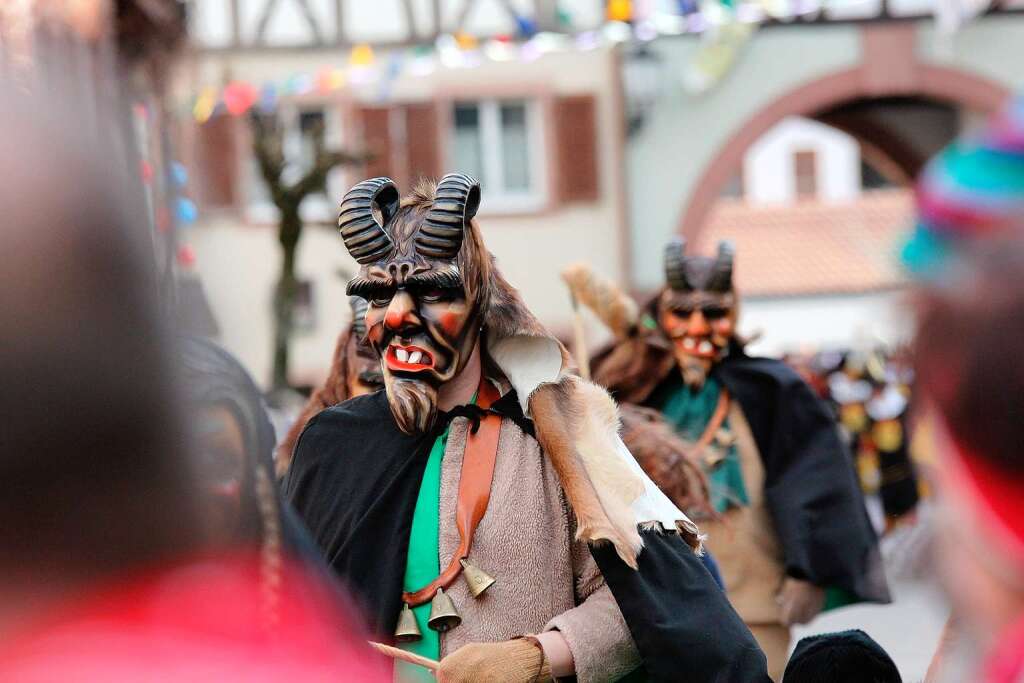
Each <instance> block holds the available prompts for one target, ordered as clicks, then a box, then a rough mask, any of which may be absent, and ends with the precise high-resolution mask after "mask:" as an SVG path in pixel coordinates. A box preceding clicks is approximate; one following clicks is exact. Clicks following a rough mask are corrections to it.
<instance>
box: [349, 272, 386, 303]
mask: <svg viewBox="0 0 1024 683" xmlns="http://www.w3.org/2000/svg"><path fill="white" fill-rule="evenodd" d="M394 290H395V281H394V280H392V279H391V278H368V277H361V276H357V277H354V278H352V280H350V281H349V283H348V287H347V288H346V290H345V293H346V294H348V295H349V296H361V297H363V298H364V299H366V300H367V301H369V300H370V299H373V298H375V295H377V294H381V293H386V292H393V291H394Z"/></svg>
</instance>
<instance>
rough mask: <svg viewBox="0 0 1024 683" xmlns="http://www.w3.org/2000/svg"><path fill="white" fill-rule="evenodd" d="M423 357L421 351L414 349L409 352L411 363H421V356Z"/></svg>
mask: <svg viewBox="0 0 1024 683" xmlns="http://www.w3.org/2000/svg"><path fill="white" fill-rule="evenodd" d="M422 357H423V354H422V353H421V352H419V351H413V352H412V353H410V354H409V362H410V363H419V362H420V358H422Z"/></svg>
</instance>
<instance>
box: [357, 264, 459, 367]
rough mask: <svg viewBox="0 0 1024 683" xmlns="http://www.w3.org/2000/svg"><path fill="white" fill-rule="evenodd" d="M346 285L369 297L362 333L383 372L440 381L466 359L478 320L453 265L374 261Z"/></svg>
mask: <svg viewBox="0 0 1024 683" xmlns="http://www.w3.org/2000/svg"><path fill="white" fill-rule="evenodd" d="M392 275H393V276H392ZM351 291H353V292H354V293H360V295H361V296H366V298H367V300H368V301H369V307H368V308H367V310H366V317H365V320H366V329H367V339H368V340H369V343H370V346H371V347H372V348H373V349H374V350H376V352H377V354H378V356H379V357H380V359H381V360H382V361H383V367H384V372H385V374H390V375H393V376H395V377H401V378H406V379H418V380H421V381H424V382H428V383H430V384H433V385H435V386H440V385H441V384H444V383H445V382H447V381H449V380H450V379H452V378H453V377H454V376H455V375H456V374H458V372H459V371H460V370H461V369H462V367H463V365H464V364H465V362H466V361H467V360H468V359H469V355H470V353H471V352H472V350H473V346H474V345H475V344H476V340H477V336H478V327H479V326H478V325H477V324H476V314H475V311H474V310H473V309H472V307H471V306H470V305H469V304H468V302H467V301H466V296H465V293H464V291H463V288H462V282H461V278H460V277H459V275H458V271H457V269H455V268H454V267H447V268H444V267H442V268H441V269H437V268H435V267H432V266H430V265H427V264H422V263H421V264H418V265H416V264H413V263H404V264H397V265H396V264H394V263H392V264H389V265H388V268H387V270H385V269H384V268H378V267H374V268H370V269H368V271H367V274H366V276H365V278H359V279H357V281H355V284H354V285H353V286H352V288H351ZM364 293H365V294H364Z"/></svg>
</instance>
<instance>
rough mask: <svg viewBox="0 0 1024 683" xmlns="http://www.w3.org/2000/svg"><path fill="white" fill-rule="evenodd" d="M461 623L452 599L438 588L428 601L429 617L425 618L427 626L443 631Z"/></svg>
mask: <svg viewBox="0 0 1024 683" xmlns="http://www.w3.org/2000/svg"><path fill="white" fill-rule="evenodd" d="M461 623H462V617H460V616H459V613H458V611H457V610H456V609H455V605H454V603H452V599H451V598H450V597H448V596H447V595H446V594H445V592H444V589H443V588H438V589H437V593H435V594H434V599H433V600H431V601H430V618H429V619H427V626H429V627H430V628H432V629H434V630H435V631H438V632H440V633H444V632H445V631H449V630H451V629H453V628H455V627H456V626H458V625H459V624H461Z"/></svg>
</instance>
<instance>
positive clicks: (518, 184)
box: [448, 99, 546, 212]
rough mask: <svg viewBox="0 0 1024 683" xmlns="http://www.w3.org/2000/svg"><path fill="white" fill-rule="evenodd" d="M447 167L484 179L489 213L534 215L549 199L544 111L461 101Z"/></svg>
mask: <svg viewBox="0 0 1024 683" xmlns="http://www.w3.org/2000/svg"><path fill="white" fill-rule="evenodd" d="M452 128H453V130H452V132H451V145H450V148H449V164H448V166H449V168H451V169H452V170H455V171H459V172H461V173H468V174H469V175H471V176H473V177H474V178H476V179H478V180H479V181H480V184H481V186H482V187H483V189H484V193H485V196H486V197H487V201H486V202H485V203H484V207H483V210H486V211H488V212H515V211H535V210H538V209H540V208H542V207H543V205H544V200H545V196H544V195H545V189H544V188H545V187H546V185H545V182H544V165H543V159H544V155H543V153H542V151H543V150H542V143H541V134H540V133H541V127H540V108H539V107H538V106H537V103H536V102H533V101H530V100H522V99H500V100H473V101H458V102H456V103H455V105H454V111H453V112H452Z"/></svg>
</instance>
